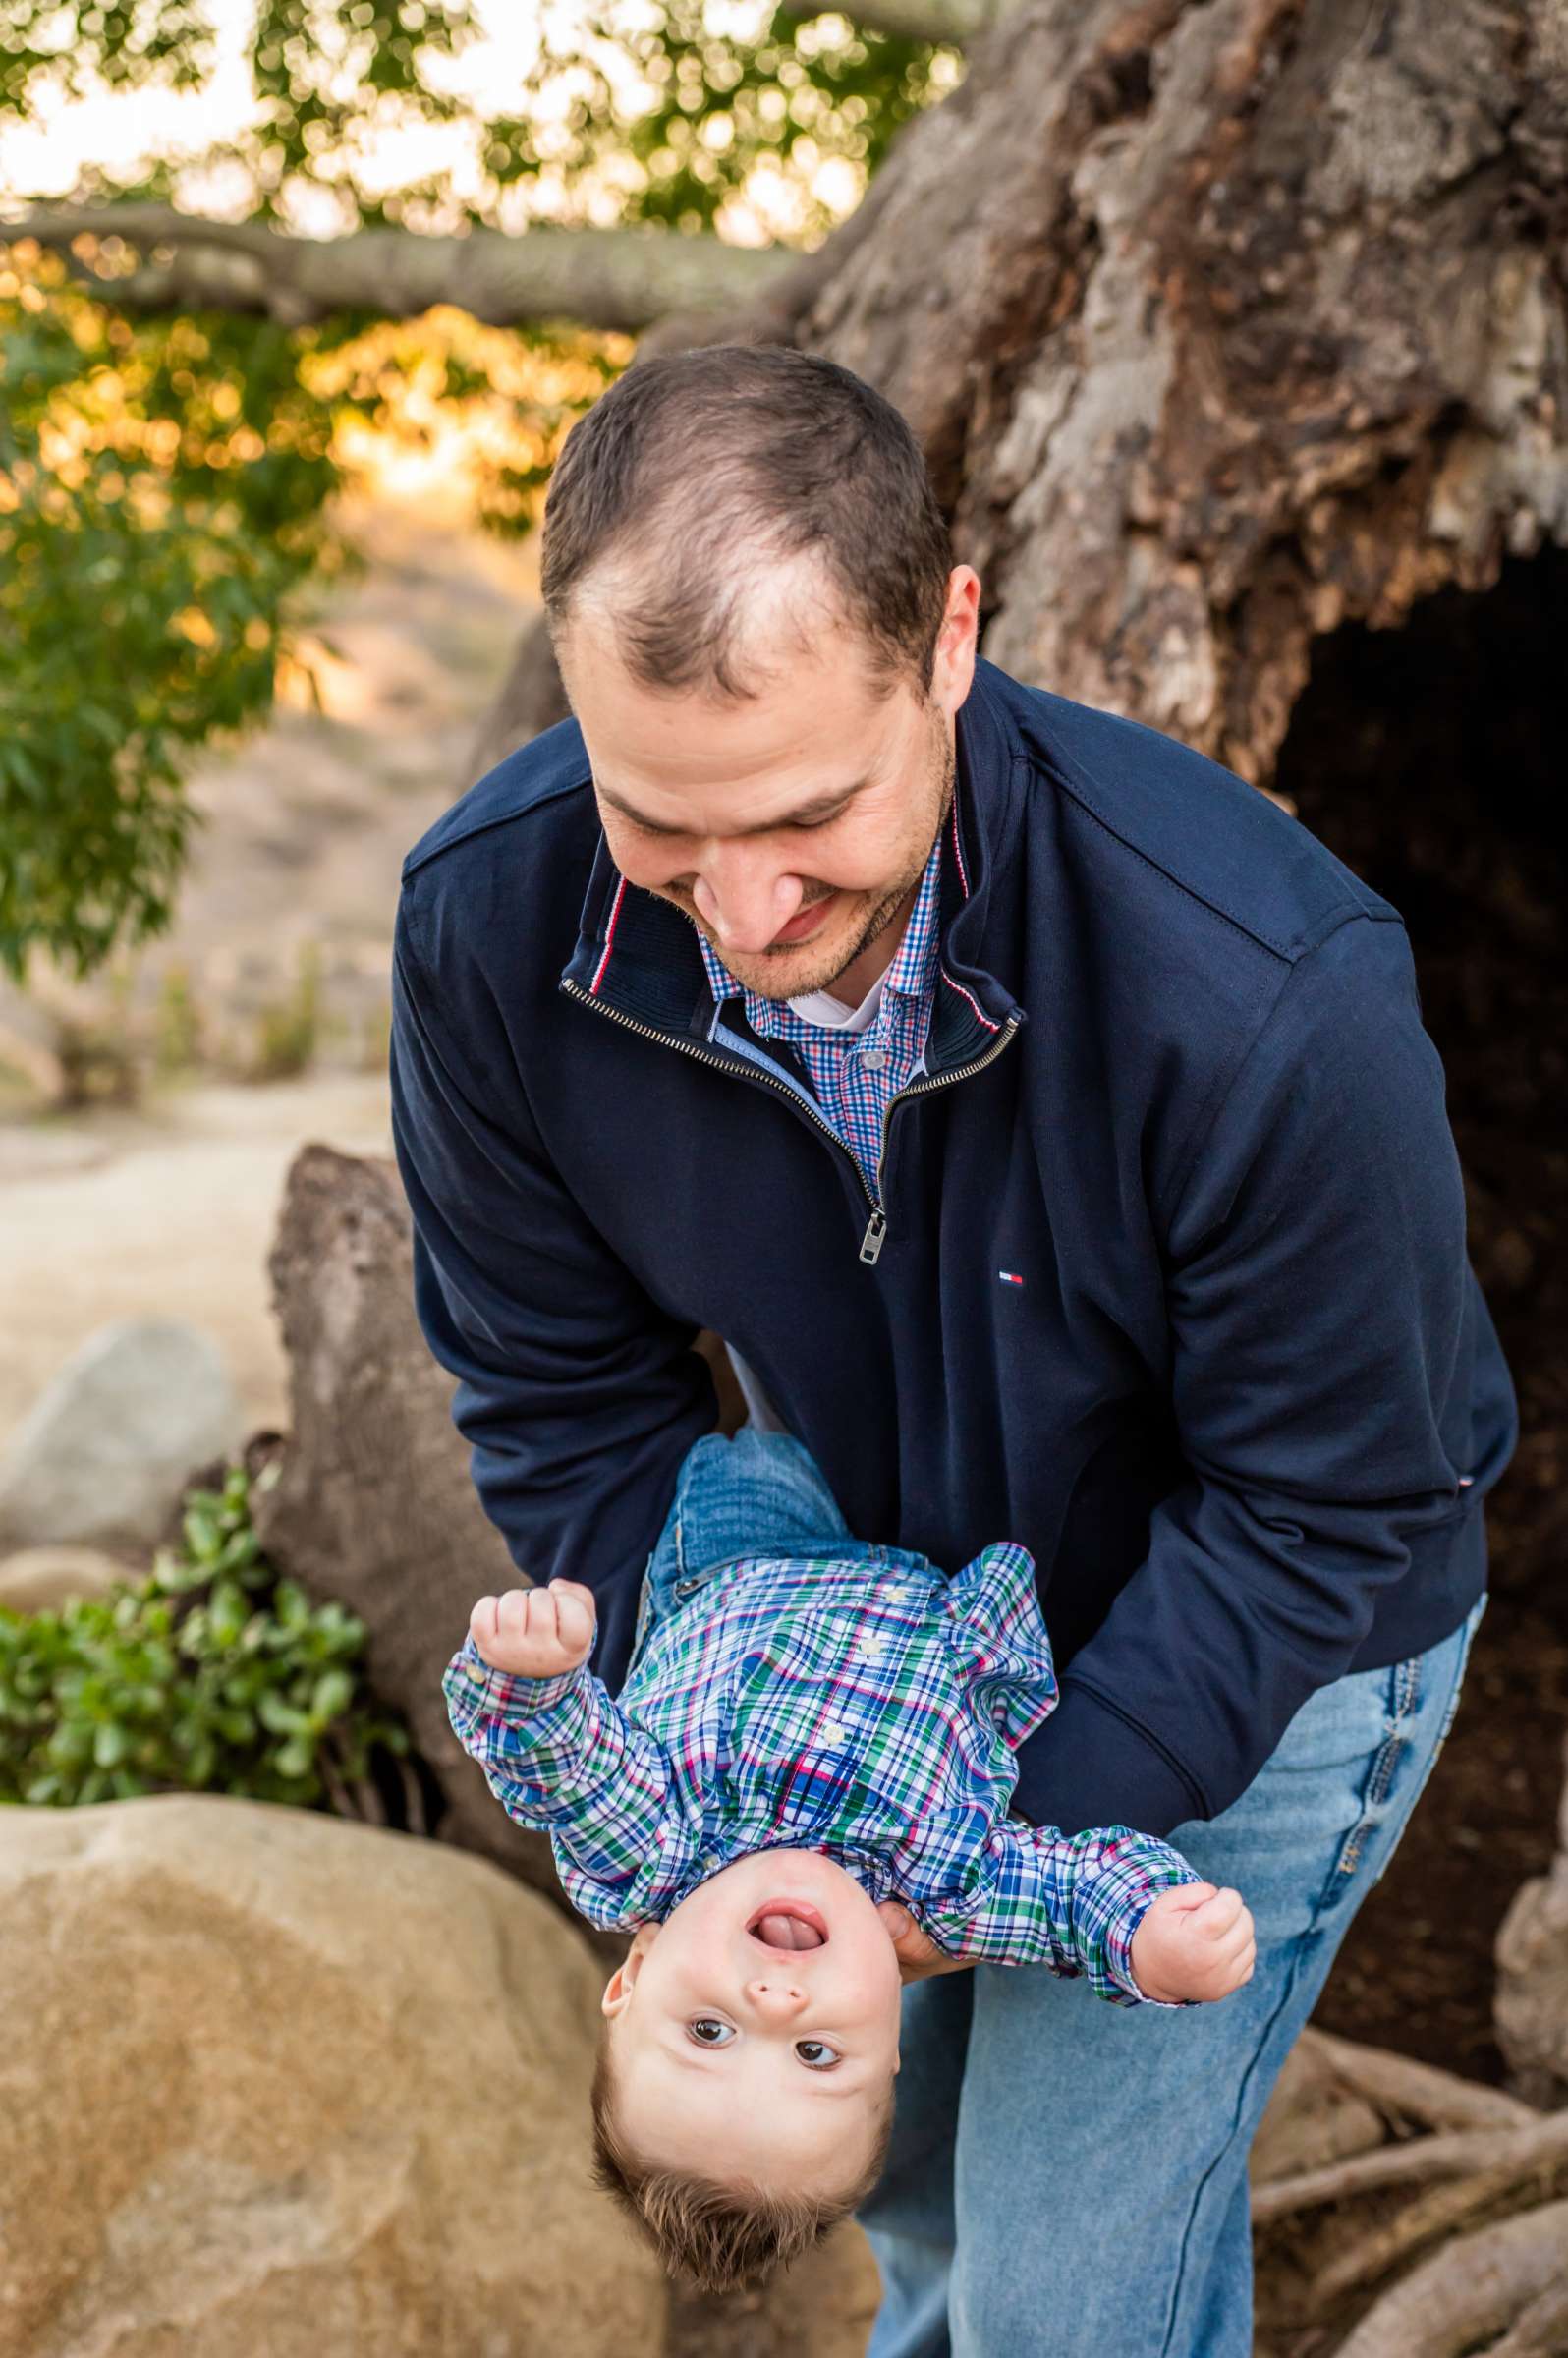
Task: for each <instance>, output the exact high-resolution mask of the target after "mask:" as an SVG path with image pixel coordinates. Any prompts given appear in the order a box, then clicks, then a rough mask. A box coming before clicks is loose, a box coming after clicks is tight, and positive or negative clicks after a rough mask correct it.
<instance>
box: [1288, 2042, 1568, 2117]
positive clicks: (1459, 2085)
mask: <svg viewBox="0 0 1568 2358" xmlns="http://www.w3.org/2000/svg"><path fill="white" fill-rule="evenodd" d="M1302 2038H1303V2039H1304V2040H1308V2039H1310V2040H1311V2041H1312V2043H1313V2046H1314V2047H1315V2048H1316V2050H1317V2052H1318V2054H1319V2055H1320V2056H1321V2057H1322V2059H1323V2060H1324V2062H1326V2063H1327V2064H1329V2065H1330V2066H1331V2067H1332V2069H1333V2071H1334V2072H1335V2074H1336V2075H1337V2076H1338V2078H1339V2079H1340V2080H1341V2081H1342V2082H1343V2083H1344V2085H1345V2087H1346V2088H1347V2089H1349V2090H1351V2091H1352V2092H1353V2093H1354V2094H1356V2095H1357V2096H1364V2097H1365V2098H1366V2099H1367V2101H1368V2103H1369V2104H1372V2105H1376V2106H1377V2109H1378V2110H1379V2111H1380V2112H1382V2113H1384V2114H1386V2115H1387V2116H1388V2117H1389V2118H1390V2119H1393V2120H1417V2121H1420V2122H1421V2123H1422V2125H1423V2126H1424V2127H1426V2128H1430V2129H1523V2128H1528V2127H1529V2126H1530V2125H1531V2124H1532V2123H1533V2122H1535V2121H1538V2120H1539V2119H1540V2113H1539V2112H1537V2111H1536V2110H1535V2108H1534V2107H1533V2106H1532V2105H1527V2104H1524V2103H1522V2102H1521V2101H1520V2099H1519V2098H1518V2097H1517V2096H1508V2095H1505V2094H1504V2092H1503V2090H1502V2089H1500V2088H1485V2087H1483V2086H1481V2084H1480V2083H1479V2082H1477V2081H1475V2080H1462V2079H1460V2078H1459V2077H1458V2075H1457V2074H1456V2073H1453V2072H1448V2071H1439V2070H1438V2069H1437V2068H1436V2066H1435V2065H1434V2064H1430V2063H1414V2062H1412V2061H1411V2060H1410V2058H1409V2057H1408V2056H1407V2055H1395V2054H1390V2053H1389V2051H1388V2049H1386V2048H1381V2047H1359V2046H1358V2045H1357V2043H1356V2042H1355V2040H1354V2039H1340V2038H1336V2037H1335V2036H1334V2034H1333V2033H1332V2032H1329V2031H1316V2030H1306V2031H1303V2033H1302Z"/></svg>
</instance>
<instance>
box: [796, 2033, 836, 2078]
mask: <svg viewBox="0 0 1568 2358" xmlns="http://www.w3.org/2000/svg"><path fill="white" fill-rule="evenodd" d="M808 2050H811V2051H808ZM795 2052H796V2053H797V2054H798V2055H799V2056H800V2058H801V2061H802V2062H803V2063H805V2064H807V2065H809V2067H810V2068H811V2069H812V2071H831V2070H832V2068H833V2066H834V2064H835V2063H837V2062H839V2061H840V2060H841V2057H840V2055H839V2051H838V2049H837V2048H836V2047H829V2046H828V2044H827V2041H826V2040H825V2039H797V2040H796V2042H795Z"/></svg>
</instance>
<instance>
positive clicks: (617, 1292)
mask: <svg viewBox="0 0 1568 2358" xmlns="http://www.w3.org/2000/svg"><path fill="white" fill-rule="evenodd" d="M416 882H417V879H411V880H410V881H409V882H407V883H405V885H404V888H403V893H402V897H401V899H400V901H399V904H398V912H397V920H396V925H395V927H394V937H393V959H392V1033H391V1046H390V1053H389V1068H390V1078H391V1087H392V1145H393V1151H394V1153H395V1155H396V1158H397V1165H398V1170H399V1173H400V1175H401V1177H402V1181H403V1187H404V1192H405V1194H406V1195H407V1197H408V1201H409V1208H410V1211H411V1213H412V1215H413V1223H414V1245H413V1251H414V1304H415V1310H416V1313H417V1315H418V1318H419V1321H420V1327H421V1329H422V1331H423V1334H424V1339H425V1341H426V1342H427V1343H428V1345H429V1347H430V1350H431V1352H432V1353H433V1355H434V1357H435V1358H436V1359H437V1360H438V1361H439V1362H440V1364H441V1366H442V1367H444V1368H445V1369H447V1371H448V1372H449V1373H450V1374H451V1375H454V1376H456V1378H457V1386H456V1390H455V1391H454V1393H453V1398H452V1419H453V1422H454V1424H455V1425H456V1426H457V1428H458V1431H459V1432H461V1433H462V1434H463V1436H464V1438H465V1439H466V1440H467V1441H469V1442H470V1444H471V1445H472V1450H473V1456H472V1459H471V1471H472V1473H473V1476H474V1483H475V1488H476V1490H477V1491H478V1495H479V1500H480V1503H481V1504H482V1506H483V1508H484V1511H485V1513H486V1514H487V1515H488V1516H489V1517H490V1520H491V1521H492V1522H493V1523H494V1524H495V1525H496V1527H497V1528H498V1530H499V1531H500V1532H501V1535H502V1537H503V1538H504V1539H505V1541H506V1544H507V1547H508V1549H509V1550H510V1552H511V1555H512V1559H513V1561H514V1563H516V1564H517V1566H518V1567H519V1569H520V1570H521V1571H523V1572H524V1573H526V1575H527V1576H528V1578H529V1579H531V1580H532V1581H535V1582H540V1583H542V1582H545V1581H548V1580H551V1579H554V1578H555V1577H556V1576H557V1575H560V1576H561V1577H562V1578H564V1579H568V1580H579V1581H582V1582H584V1583H585V1584H586V1586H587V1587H588V1588H589V1589H591V1590H592V1592H593V1595H594V1599H595V1601H596V1603H597V1606H598V1628H597V1632H596V1635H595V1638H594V1647H593V1653H592V1656H591V1657H590V1658H591V1661H592V1665H593V1668H594V1670H595V1671H596V1672H597V1673H598V1675H599V1676H600V1677H601V1678H602V1679H603V1681H604V1684H605V1686H606V1687H607V1688H608V1690H609V1691H610V1693H611V1694H617V1693H619V1691H620V1688H621V1685H622V1683H623V1681H624V1679H625V1676H626V1672H627V1667H628V1665H629V1662H630V1658H631V1651H632V1639H633V1636H634V1632H635V1628H636V1620H637V1607H638V1599H639V1594H640V1589H641V1582H642V1575H643V1571H644V1566H645V1564H646V1562H647V1558H648V1554H649V1551H650V1550H651V1548H652V1546H653V1544H654V1542H655V1541H656V1540H657V1538H658V1534H659V1531H660V1528H661V1526H662V1524H663V1521H664V1517H665V1515H666V1513H667V1512H668V1509H669V1505H670V1501H671V1499H672V1498H673V1496H674V1494H675V1478H676V1473H677V1470H678V1468H679V1466H680V1462H681V1460H682V1458H683V1457H684V1456H685V1454H686V1452H687V1450H688V1449H689V1448H690V1446H691V1444H692V1443H693V1442H694V1441H696V1440H698V1439H700V1437H701V1436H702V1434H704V1433H707V1432H712V1431H713V1430H714V1428H715V1426H716V1425H717V1423H718V1416H719V1411H718V1399H717V1395H716V1393H715V1391H714V1389H713V1379H712V1376H711V1375H710V1374H709V1372H708V1368H707V1364H706V1362H705V1361H704V1360H703V1358H702V1357H701V1355H700V1353H699V1352H697V1351H694V1350H693V1349H692V1347H691V1345H692V1341H693V1338H694V1336H695V1335H696V1334H697V1332H698V1327H697V1325H696V1324H695V1323H690V1324H689V1323H687V1322H685V1321H683V1320H680V1319H672V1318H671V1317H669V1316H668V1314H667V1313H666V1312H664V1311H663V1310H661V1309H660V1308H659V1307H658V1305H657V1304H656V1303H654V1302H653V1301H652V1300H651V1299H650V1297H649V1296H648V1294H647V1293H646V1291H645V1289H644V1287H643V1286H642V1285H640V1284H639V1283H638V1281H637V1280H636V1278H635V1277H634V1276H633V1275H632V1273H631V1271H630V1270H629V1269H628V1268H627V1267H626V1265H625V1263H623V1262H622V1261H621V1260H620V1259H619V1257H618V1256H617V1255H616V1254H615V1253H613V1252H612V1251H611V1250H610V1248H609V1247H608V1245H607V1244H606V1243H605V1241H604V1239H603V1238H602V1237H601V1236H600V1235H599V1234H598V1232H597V1231H596V1230H595V1229H594V1227H593V1226H592V1224H591V1223H590V1222H589V1221H588V1219H587V1218H586V1217H585V1215H584V1213H583V1211H582V1210H581V1208H580V1207H579V1206H578V1205H577V1204H576V1203H575V1202H574V1200H573V1198H572V1197H571V1195H570V1194H569V1192H568V1190H567V1188H566V1187H565V1186H564V1184H563V1183H562V1180H561V1178H560V1176H559V1174H558V1172H557V1171H556V1170H555V1169H554V1168H553V1166H552V1164H551V1162H550V1159H549V1156H548V1154H547V1153H546V1152H545V1151H544V1147H543V1144H542V1142H541V1140H540V1138H539V1136H538V1133H537V1130H536V1128H535V1126H534V1123H533V1120H532V1113H531V1111H530V1108H529V1105H528V1100H527V1097H526V1095H525V1092H524V1088H523V1084H522V1081H521V1078H520V1076H519V1074H518V1070H517V1053H516V1046H515V1043H514V1041H513V1039H512V1038H511V1036H510V1035H509V1033H508V1031H507V1029H506V1027H505V1025H504V1024H503V1023H502V1021H501V1018H500V1014H499V1011H498V1010H497V1009H496V1008H495V1007H494V1002H493V998H492V996H491V994H490V992H489V990H488V988H487V986H486V985H485V984H484V983H483V979H482V978H479V977H459V978H457V979H456V980H455V982H454V983H452V984H451V986H450V987H449V988H446V989H443V988H442V987H441V986H440V985H439V984H438V983H437V981H436V979H435V977H434V976H433V974H432V972H431V970H430V967H429V966H428V965H427V963H426V961H425V959H424V957H423V956H422V955H421V951H422V946H423V944H422V935H421V930H420V913H419V909H418V906H417V901H416V895H415V891H414V885H415V883H416Z"/></svg>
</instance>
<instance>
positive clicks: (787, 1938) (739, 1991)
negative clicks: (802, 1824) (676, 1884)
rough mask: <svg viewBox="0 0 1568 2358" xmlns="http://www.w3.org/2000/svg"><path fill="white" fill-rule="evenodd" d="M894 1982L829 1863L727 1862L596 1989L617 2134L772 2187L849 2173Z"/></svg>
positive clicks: (797, 1858) (659, 2153) (863, 2143)
mask: <svg viewBox="0 0 1568 2358" xmlns="http://www.w3.org/2000/svg"><path fill="white" fill-rule="evenodd" d="M901 1987H902V1985H901V1983H900V1978H899V1968H898V1957H897V1955H896V1953H895V1951H894V1948H893V1943H892V1939H891V1937H890V1935H889V1932H888V1929H887V1927H886V1925H885V1924H884V1923H883V1921H882V1919H881V1917H880V1916H879V1915H878V1913H877V1910H876V1908H875V1906H874V1905H873V1904H872V1902H871V1900H870V1899H869V1898H868V1895H867V1893H866V1892H865V1890H864V1889H863V1888H862V1886H861V1885H860V1884H859V1883H858V1882H857V1881H855V1878H854V1877H853V1876H852V1875H848V1874H846V1872H845V1871H844V1869H843V1868H842V1867H840V1866H838V1865H837V1863H836V1862H835V1861H834V1860H832V1859H829V1858H827V1857H826V1856H825V1855H824V1854H823V1853H822V1852H821V1851H814V1850H764V1851H756V1852H754V1853H753V1854H752V1855H751V1856H750V1857H748V1858H744V1859H737V1860H736V1861H735V1862H734V1864H733V1865H732V1866H729V1867H725V1868H722V1869H721V1870H720V1872H719V1873H718V1874H717V1875H715V1876H712V1877H710V1878H709V1880H708V1881H706V1882H705V1883H700V1884H699V1886H698V1888H697V1889H696V1890H695V1891H693V1892H691V1893H689V1894H688V1896H687V1897H686V1898H685V1899H684V1900H682V1902H681V1904H680V1906H679V1907H678V1908H675V1909H673V1910H672V1911H671V1913H670V1914H669V1915H668V1916H667V1917H666V1918H665V1920H664V1922H663V1923H662V1924H661V1925H653V1924H644V1925H640V1926H639V1928H638V1931H637V1934H636V1937H635V1938H634V1940H633V1943H632V1949H631V1953H630V1955H629V1956H628V1957H627V1959H626V1962H625V1964H624V1965H621V1966H619V1967H618V1968H617V1969H616V1971H615V1972H614V1973H613V1974H612V1975H611V1977H610V1980H609V1982H608V1983H607V1985H606V1987H605V1991H604V1997H603V2001H602V2002H603V2007H604V2011H605V2013H606V2014H608V2015H610V2016H612V2017H613V2018H615V2030H614V2034H613V2037H614V2057H615V2066H614V2067H615V2076H616V2087H617V2092H618V2102H617V2116H618V2119H619V2122H620V2126H621V2128H622V2131H623V2133H624V2134H625V2135H626V2136H627V2137H628V2138H629V2139H630V2141H631V2142H632V2144H633V2145H635V2146H636V2147H637V2148H638V2150H639V2151H640V2152H641V2153H643V2154H644V2155H646V2156H648V2157H649V2158H654V2159H657V2160H658V2161H660V2162H662V2163H663V2164H664V2165H665V2166H666V2167H668V2168H671V2169H684V2170H690V2171H693V2172H700V2173H701V2174H703V2175H705V2176H718V2177H726V2176H740V2175H745V2176H748V2177H755V2178H756V2179H757V2180H758V2182H760V2183H762V2184H765V2185H767V2186H768V2187H769V2188H770V2189H772V2190H774V2191H777V2192H781V2193H782V2192H786V2191H793V2190H800V2191H806V2190H808V2189H815V2188H818V2187H820V2186H821V2185H822V2184H823V2183H824V2181H832V2180H838V2181H847V2180H848V2179H849V2178H851V2177H852V2176H853V2175H854V2174H855V2173H856V2171H857V2170H858V2169H859V2167H860V2166H861V2164H862V2162H863V2160H864V2158H865V2154H866V2151H867V2148H868V2141H869V2132H870V2126H871V2123H872V2122H873V2121H874V2120H875V2119H876V2118H877V2117H879V2115H880V2111H881V2107H882V2105H883V2104H884V2103H885V2102H886V2099H887V2094H888V2090H889V2088H890V2086H891V2083H892V2075H893V2073H894V2072H896V2071H897V2069H898V2027H899V1997H900V1992H901Z"/></svg>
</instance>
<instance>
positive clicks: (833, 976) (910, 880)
mask: <svg viewBox="0 0 1568 2358" xmlns="http://www.w3.org/2000/svg"><path fill="white" fill-rule="evenodd" d="M941 760H942V786H941V794H940V799H939V807H938V810H937V814H936V823H935V825H934V826H933V827H932V829H931V831H930V834H929V835H928V836H927V838H926V842H925V849H924V852H922V854H921V856H920V859H919V860H918V862H916V864H915V865H914V866H913V867H912V869H911V870H910V872H909V873H908V874H907V875H906V876H905V877H904V879H903V881H902V883H900V884H897V885H895V886H894V887H893V888H892V889H891V891H889V892H887V893H885V894H884V895H883V897H882V898H881V899H880V900H879V901H878V902H877V904H876V906H875V908H874V909H873V910H872V911H871V914H870V916H869V917H868V919H867V921H866V924H865V925H864V926H863V927H862V928H861V931H860V934H859V936H858V938H857V939H856V941H855V942H854V944H853V946H852V947H851V948H850V949H848V950H846V951H845V952H843V953H842V955H841V954H839V953H838V952H836V951H835V953H834V957H833V966H832V971H831V972H830V973H828V974H825V975H822V976H820V977H816V976H813V975H812V973H811V972H810V970H808V972H807V974H806V975H805V976H804V977H803V979H802V980H801V981H799V982H796V983H791V984H790V985H789V988H788V989H787V990H784V991H773V990H769V989H767V988H766V987H765V985H764V984H762V983H746V979H745V977H744V976H740V975H737V976H736V980H737V981H738V982H741V983H745V986H746V987H747V988H748V989H751V990H755V991H756V993H757V995H758V997H760V998H764V999H769V998H776V999H779V1000H783V999H804V998H808V997H810V996H811V994H812V992H813V991H818V990H825V991H828V992H831V990H832V988H833V985H834V983H836V982H837V981H838V979H839V977H840V976H841V975H845V974H847V973H848V972H849V970H850V968H851V967H852V966H853V965H854V964H855V962H856V960H857V959H858V958H860V957H862V956H863V955H864V954H865V952H866V951H867V950H868V949H869V948H870V946H871V944H872V942H873V941H875V940H876V939H877V938H878V936H879V935H880V934H882V933H884V932H885V931H886V930H887V927H888V926H890V925H891V924H892V922H893V918H894V916H895V914H896V912H897V910H898V907H899V904H900V903H901V902H902V901H903V899H904V898H905V895H906V894H907V893H908V892H909V891H910V890H911V888H912V887H913V886H914V885H916V884H918V883H919V882H920V879H921V877H922V876H923V875H924V872H925V864H926V862H927V861H928V860H929V858H930V856H931V848H932V846H933V845H934V843H935V841H936V838H937V836H938V835H939V834H940V833H941V831H942V828H943V827H944V826H945V824H946V823H947V814H948V812H949V811H950V810H951V809H952V804H953V787H954V783H955V780H956V777H957V771H958V763H957V758H956V757H955V754H954V750H953V742H952V739H951V737H950V736H947V735H945V734H944V735H943V737H942V739H941ZM824 897H825V896H824ZM676 905H677V907H679V903H677V904H676ZM683 914H684V915H686V916H688V917H690V916H691V912H690V910H686V911H684V912H683ZM692 923H693V924H694V925H696V924H697V920H696V919H695V918H693V919H692ZM698 929H699V931H701V930H702V928H701V927H700V926H699V928H698ZM703 937H704V939H706V935H705V933H704V936H703ZM708 946H709V947H710V948H711V949H712V951H713V954H714V956H715V957H717V958H720V959H722V958H723V956H724V953H723V951H722V950H720V949H719V947H718V945H717V944H716V943H714V942H709V945H708ZM801 946H802V947H809V946H810V945H809V944H802V945H801ZM896 954H897V953H896V952H895V955H896ZM757 955H758V956H760V957H761V958H763V959H768V960H773V961H777V960H781V959H786V958H789V957H792V956H794V955H795V952H794V949H793V948H792V945H791V944H790V943H789V942H785V943H784V944H783V945H782V947H780V948H779V949H776V950H762V951H759V952H758V953H757ZM727 963H728V962H727V961H726V964H727ZM746 963H747V964H750V960H748V961H746ZM888 963H889V964H891V963H892V961H891V960H889V962H888ZM729 971H730V972H731V973H732V974H733V973H734V972H735V969H734V968H733V967H731V968H730V969H729ZM883 972H884V973H885V972H886V969H885V968H884V970H883Z"/></svg>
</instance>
